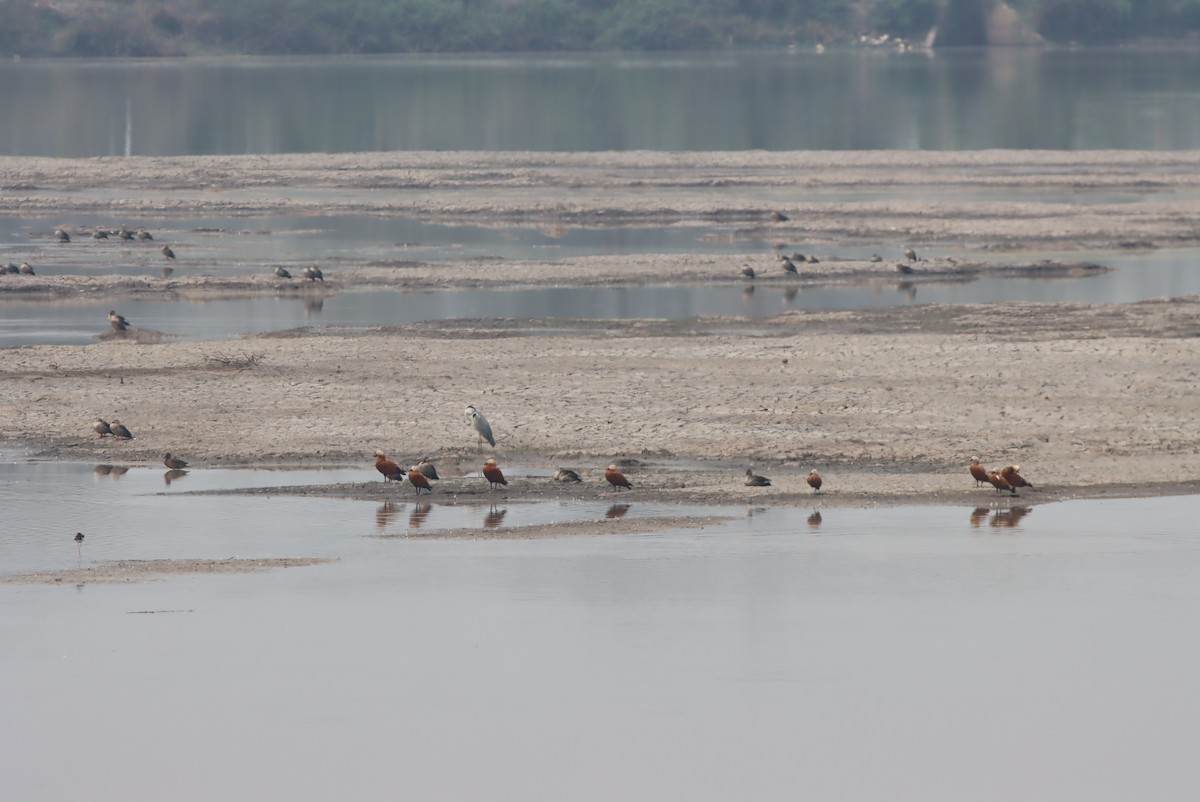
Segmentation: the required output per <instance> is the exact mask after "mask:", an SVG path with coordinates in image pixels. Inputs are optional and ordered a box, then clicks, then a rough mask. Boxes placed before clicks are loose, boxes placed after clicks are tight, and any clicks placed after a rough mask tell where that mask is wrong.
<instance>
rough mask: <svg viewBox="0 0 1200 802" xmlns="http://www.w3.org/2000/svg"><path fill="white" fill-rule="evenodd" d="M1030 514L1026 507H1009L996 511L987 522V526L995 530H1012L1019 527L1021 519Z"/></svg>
mask: <svg viewBox="0 0 1200 802" xmlns="http://www.w3.org/2000/svg"><path fill="white" fill-rule="evenodd" d="M1030 512H1032V510H1031V509H1029V508H1028V507H1010V508H1009V509H1007V510H997V511H996V514H995V515H993V516H992V518H991V520H990V521H988V526H994V527H997V528H1006V529H1007V528H1012V527H1016V526H1020V525H1021V519H1022V518H1024V517H1025V516H1026V515H1028V514H1029V513H1030Z"/></svg>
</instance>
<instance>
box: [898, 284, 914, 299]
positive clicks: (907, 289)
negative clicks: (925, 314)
mask: <svg viewBox="0 0 1200 802" xmlns="http://www.w3.org/2000/svg"><path fill="white" fill-rule="evenodd" d="M896 291H897V292H900V293H903V294H904V297H905V298H906V299H908V301H909V302H910V303H911V302H912V301H915V300H917V285H916V284H914V283H913V282H911V281H901V282H900V283H899V284H897V285H896Z"/></svg>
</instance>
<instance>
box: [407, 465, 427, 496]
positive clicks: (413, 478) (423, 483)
mask: <svg viewBox="0 0 1200 802" xmlns="http://www.w3.org/2000/svg"><path fill="white" fill-rule="evenodd" d="M408 481H410V482H412V486H413V487H415V488H416V490H417V495H418V496H419V495H421V491H422V490H424V491H425V492H426V493H432V492H433V488H432V487H430V486H429V480H428V479H426V478H425V474H423V473H421V466H419V465H414V466H412V467H411V468H409V469H408Z"/></svg>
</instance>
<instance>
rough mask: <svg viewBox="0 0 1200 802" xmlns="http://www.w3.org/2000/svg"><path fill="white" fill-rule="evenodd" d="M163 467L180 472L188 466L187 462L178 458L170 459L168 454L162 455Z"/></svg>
mask: <svg viewBox="0 0 1200 802" xmlns="http://www.w3.org/2000/svg"><path fill="white" fill-rule="evenodd" d="M163 465H166V466H167V467H168V468H170V469H171V470H173V471H182V470H183V469H184V468H186V467H187V466H188V464H187V462H185V461H184V460H181V459H179V458H178V457H172V456H171V455H170V454H163Z"/></svg>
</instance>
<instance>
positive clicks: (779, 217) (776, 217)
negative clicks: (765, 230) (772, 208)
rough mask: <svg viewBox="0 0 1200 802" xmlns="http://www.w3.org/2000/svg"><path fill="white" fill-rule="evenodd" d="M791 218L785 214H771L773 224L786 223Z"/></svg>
mask: <svg viewBox="0 0 1200 802" xmlns="http://www.w3.org/2000/svg"><path fill="white" fill-rule="evenodd" d="M789 219H790V218H789V217H788V216H787V215H786V214H784V213H783V212H771V222H772V223H786V222H787V221H788V220H789Z"/></svg>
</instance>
